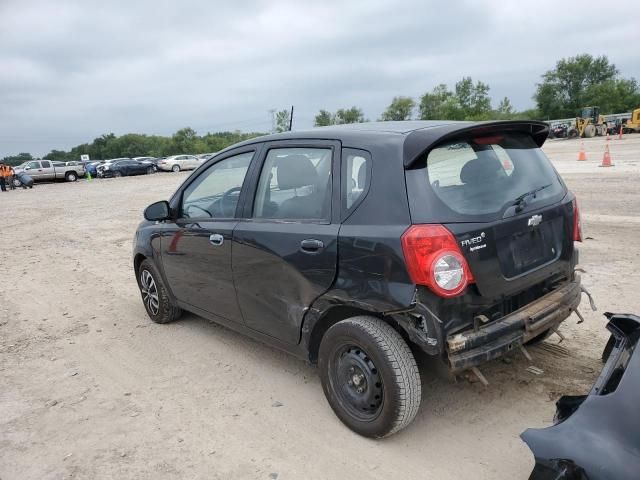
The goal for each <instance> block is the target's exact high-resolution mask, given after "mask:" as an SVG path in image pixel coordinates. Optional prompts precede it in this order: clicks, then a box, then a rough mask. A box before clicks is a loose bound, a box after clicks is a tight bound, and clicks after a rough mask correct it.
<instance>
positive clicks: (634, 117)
mask: <svg viewBox="0 0 640 480" xmlns="http://www.w3.org/2000/svg"><path fill="white" fill-rule="evenodd" d="M622 128H623V131H624V133H631V132H636V133H638V132H640V108H636V109H635V110H634V111H633V112H632V113H631V118H630V119H629V120H627V122H626V123H623V124H622Z"/></svg>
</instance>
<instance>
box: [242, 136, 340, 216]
mask: <svg viewBox="0 0 640 480" xmlns="http://www.w3.org/2000/svg"><path fill="white" fill-rule="evenodd" d="M332 152H333V151H332V150H331V149H330V148H308V147H304V148H301V147H296V148H274V149H271V150H269V153H268V154H267V157H266V159H265V161H264V165H263V167H262V173H261V174H260V180H259V182H258V189H257V192H256V197H255V202H254V206H253V216H254V217H255V218H273V219H287V220H329V217H330V215H331V159H332Z"/></svg>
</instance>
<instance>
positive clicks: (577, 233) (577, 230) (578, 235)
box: [573, 198, 582, 242]
mask: <svg viewBox="0 0 640 480" xmlns="http://www.w3.org/2000/svg"><path fill="white" fill-rule="evenodd" d="M573 241H574V242H581V241H582V221H581V220H580V209H579V208H578V200H576V199H575V198H574V199H573Z"/></svg>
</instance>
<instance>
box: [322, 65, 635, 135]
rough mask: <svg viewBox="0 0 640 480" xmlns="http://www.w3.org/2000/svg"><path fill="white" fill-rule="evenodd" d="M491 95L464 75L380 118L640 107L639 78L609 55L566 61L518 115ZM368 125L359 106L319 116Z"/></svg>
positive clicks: (567, 114) (326, 121)
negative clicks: (621, 69)
mask: <svg viewBox="0 0 640 480" xmlns="http://www.w3.org/2000/svg"><path fill="white" fill-rule="evenodd" d="M489 91H490V87H489V85H488V84H486V83H484V82H481V81H476V82H474V81H473V79H472V78H471V77H463V78H462V79H461V80H460V81H458V82H457V83H456V84H455V86H454V88H453V89H450V88H449V87H448V86H447V85H445V84H439V85H436V86H435V87H434V88H433V89H432V90H431V91H430V92H427V93H425V94H423V95H422V96H420V97H419V98H418V99H414V98H412V97H408V96H397V97H394V98H393V100H392V101H391V103H390V104H389V105H388V106H387V108H386V109H385V110H384V112H383V113H382V115H381V116H380V118H379V120H380V121H391V120H399V121H403V120H412V119H418V120H550V119H557V118H571V117H575V116H576V115H578V114H579V112H580V110H581V109H582V108H583V107H585V106H593V105H597V106H599V107H600V112H601V113H602V114H603V115H607V114H610V113H622V112H627V111H630V110H633V109H635V108H637V107H640V86H639V84H638V82H637V80H636V79H635V78H623V77H621V76H620V72H619V70H618V69H617V68H616V66H615V65H614V64H612V63H610V62H609V60H608V58H607V57H606V56H600V57H593V56H591V55H588V54H583V55H577V56H575V57H570V58H567V59H564V58H563V59H561V60H559V61H558V62H557V63H556V66H555V68H553V69H552V70H549V71H547V72H545V73H544V74H543V75H542V81H541V82H540V83H538V84H537V85H536V91H535V93H534V95H533V99H534V100H535V102H536V107H535V108H532V109H528V110H524V111H520V112H518V111H516V110H515V109H514V108H513V106H512V104H511V101H510V100H509V98H507V97H504V98H502V99H501V100H500V101H499V102H498V105H497V106H496V107H495V108H494V107H493V106H492V99H491V97H490V95H489ZM363 121H366V120H365V118H364V114H363V112H362V110H361V109H359V108H358V107H351V108H349V109H339V110H338V111H336V112H335V113H332V112H329V111H327V110H320V112H319V113H318V114H317V115H316V116H315V126H317V127H322V126H327V125H339V124H342V123H356V122H363Z"/></svg>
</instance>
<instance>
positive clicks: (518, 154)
mask: <svg viewBox="0 0 640 480" xmlns="http://www.w3.org/2000/svg"><path fill="white" fill-rule="evenodd" d="M427 178H428V181H429V184H430V185H431V188H432V189H433V191H434V192H435V194H436V195H437V196H438V198H440V200H442V201H443V202H444V203H445V204H446V205H447V206H448V207H449V208H451V209H452V210H454V211H455V212H457V213H461V214H465V215H486V214H492V213H497V212H500V211H502V210H505V209H506V208H508V207H509V206H511V205H512V204H513V203H514V201H515V200H516V199H517V198H518V197H519V196H521V195H523V194H525V193H527V192H531V191H533V190H538V189H539V190H538V191H537V193H535V196H534V195H530V196H528V197H527V199H526V200H527V204H533V203H536V202H543V201H544V200H545V199H549V198H550V197H554V196H556V195H558V194H559V193H561V192H562V191H563V187H562V184H561V183H560V181H559V180H558V177H557V175H556V173H555V171H554V169H553V167H552V166H551V164H550V163H549V160H548V159H547V157H546V156H545V155H544V153H543V152H542V150H540V149H539V148H538V146H537V145H536V144H535V142H534V141H533V139H532V138H531V137H530V136H528V135H521V134H506V135H505V134H501V135H494V136H488V137H487V136H485V137H472V138H467V139H463V140H459V141H453V142H449V143H445V144H443V145H440V146H438V147H436V148H434V149H433V150H431V152H429V155H428V156H427Z"/></svg>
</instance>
